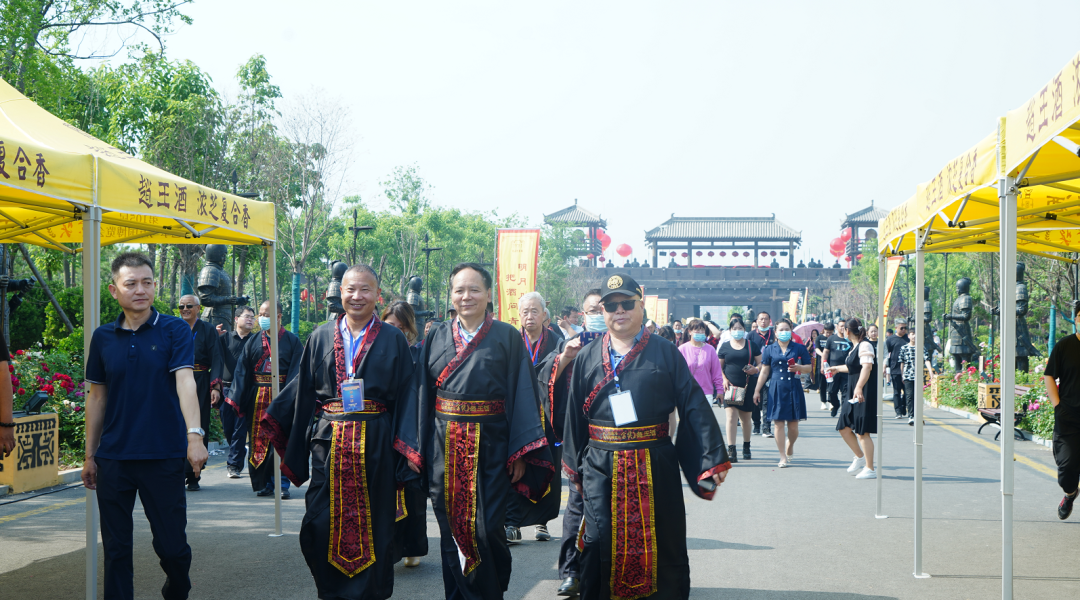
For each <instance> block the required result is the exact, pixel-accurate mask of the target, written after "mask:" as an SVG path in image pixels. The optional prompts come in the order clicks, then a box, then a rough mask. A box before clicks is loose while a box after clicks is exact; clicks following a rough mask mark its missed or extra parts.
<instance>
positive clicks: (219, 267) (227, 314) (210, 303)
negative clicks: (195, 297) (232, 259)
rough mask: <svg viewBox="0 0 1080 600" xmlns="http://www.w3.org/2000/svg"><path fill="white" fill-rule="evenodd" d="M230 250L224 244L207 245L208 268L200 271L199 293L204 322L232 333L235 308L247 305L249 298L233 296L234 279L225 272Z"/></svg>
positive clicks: (205, 267)
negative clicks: (226, 258) (226, 257)
mask: <svg viewBox="0 0 1080 600" xmlns="http://www.w3.org/2000/svg"><path fill="white" fill-rule="evenodd" d="M228 248H229V247H228V246H225V245H224V244H207V246H206V266H204V267H203V268H202V270H201V271H199V285H198V292H199V304H202V306H203V313H202V320H204V321H206V322H207V323H210V325H211V326H214V327H216V326H218V325H219V324H220V325H221V326H222V328H223V329H224V330H225V331H232V327H233V310H234V307H236V306H244V305H246V304H247V303H248V301H249V298H248V297H247V296H234V295H233V281H232V277H229V274H228V273H226V272H225V256H226V254H227V253H228V251H229V250H228Z"/></svg>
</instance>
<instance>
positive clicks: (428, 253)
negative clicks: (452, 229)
mask: <svg viewBox="0 0 1080 600" xmlns="http://www.w3.org/2000/svg"><path fill="white" fill-rule="evenodd" d="M430 242H431V236H430V234H428V233H424V246H425V247H424V248H421V250H422V251H423V252H424V254H425V255H426V258H427V261H426V264H425V265H424V296H425V298H426V301H425V302H424V310H430V309H429V308H427V307H428V306H430V305H431V296H430V295H428V293H427V291H428V286H429V285H431V284H430V280H429V279H428V272H429V271H430V270H431V253H432V252H438V251H439V250H442V247H441V246H440V247H438V248H432V247H430V246H428V244H429V243H430Z"/></svg>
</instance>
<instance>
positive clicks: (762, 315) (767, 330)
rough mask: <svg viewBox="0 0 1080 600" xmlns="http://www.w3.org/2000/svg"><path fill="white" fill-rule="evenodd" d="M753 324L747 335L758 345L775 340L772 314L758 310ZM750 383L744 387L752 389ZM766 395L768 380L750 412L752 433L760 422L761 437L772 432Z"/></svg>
mask: <svg viewBox="0 0 1080 600" xmlns="http://www.w3.org/2000/svg"><path fill="white" fill-rule="evenodd" d="M754 324H755V325H757V329H755V330H754V331H752V332H750V335H749V336H748V337H749V338H750V339H752V340H754V342H756V343H757V344H758V346H760V347H762V348H764V347H765V346H768V345H769V344H772V343H774V342H775V341H776V333H774V332H773V328H772V316H770V315H769V313H767V312H765V311H761V312H759V313H758V315H757V319H756V320H755V321H754ZM752 384H753V385H757V377H754V378H753V381H752ZM750 385H751V383H747V384H746V386H747V387H746V389H753V388H751V387H750ZM768 396H769V382H768V381H766V382H765V387H764V388H762V390H761V404H755V405H754V410H753V412H751V413H750V417H751V419H753V421H754V433H757V432H758V431H759V429H758V426H759V424H760V426H761V428H760V431H761V435H762V436H763V437H768V438H771V437H772V436H773V433H772V421H771V420H769V398H768ZM762 420H764V421H765V422H764V423H762Z"/></svg>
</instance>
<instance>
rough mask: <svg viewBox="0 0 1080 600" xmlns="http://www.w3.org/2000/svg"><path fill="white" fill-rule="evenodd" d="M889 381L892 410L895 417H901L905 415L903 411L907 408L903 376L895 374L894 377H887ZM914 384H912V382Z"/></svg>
mask: <svg viewBox="0 0 1080 600" xmlns="http://www.w3.org/2000/svg"><path fill="white" fill-rule="evenodd" d="M889 379H890V381H891V382H892V393H893V396H892V404H893V410H895V411H896V414H897V415H900V416H903V415H905V414H907V413H906V412H904V410H905V409H906V408H907V405H908V402H907V388H905V387H904V375H903V374H902V373H897V374H896V375H889ZM913 383H914V382H913Z"/></svg>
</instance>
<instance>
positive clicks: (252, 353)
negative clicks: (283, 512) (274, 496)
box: [225, 328, 304, 492]
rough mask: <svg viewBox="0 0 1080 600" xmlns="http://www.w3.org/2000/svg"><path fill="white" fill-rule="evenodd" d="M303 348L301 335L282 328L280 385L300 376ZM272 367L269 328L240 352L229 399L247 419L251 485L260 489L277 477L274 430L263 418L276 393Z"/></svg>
mask: <svg viewBox="0 0 1080 600" xmlns="http://www.w3.org/2000/svg"><path fill="white" fill-rule="evenodd" d="M303 352H304V347H303V345H302V344H301V343H300V338H298V337H296V335H295V334H293V333H292V332H289V331H285V329H284V328H280V329H279V330H278V360H279V361H280V363H281V364H279V365H278V378H279V383H280V385H281V388H280V389H284V388H285V386H286V385H288V384H289V382H291V381H292V380H293V379H294V378H295V377H296V374H297V372H298V371H299V370H300V357H301V355H302V354H303ZM270 369H271V366H270V337H269V336H267V335H266V332H265V331H260V332H259V335H258V337H256V338H255V339H253V340H251V341H250V342H249V343H247V344H246V345H245V346H244V350H243V351H242V352H241V353H240V358H239V359H238V360H237V361H236V370H235V371H234V372H233V382H232V388H230V390H229V397H228V398H226V399H225V401H226V402H228V403H229V405H231V406H232V407H233V409H235V410H236V414H237V416H239V417H240V418H241V419H242V420H243V427H244V430H245V431H247V433H248V435H249V436H250V437H249V438H248V440H249V445H250V451H249V452H248V473H250V475H251V489H253V490H255V491H256V492H258V491H261V490H263V489H265V488H266V486H267V485H270V483H271V482H272V481H273V479H274V460H273V458H274V457H273V456H272V454H271V453H272V449H271V445H270V443H271V436H270V430H269V429H267V428H266V426H265V425H264V424H263V419H262V418H263V415H264V414H266V409H267V408H269V406H270V400H271V396H272V395H273V393H272V390H273V388H272V387H271V386H272V385H273V383H272V380H271V379H270V377H272V372H271V370H270ZM280 389H279V393H280Z"/></svg>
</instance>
